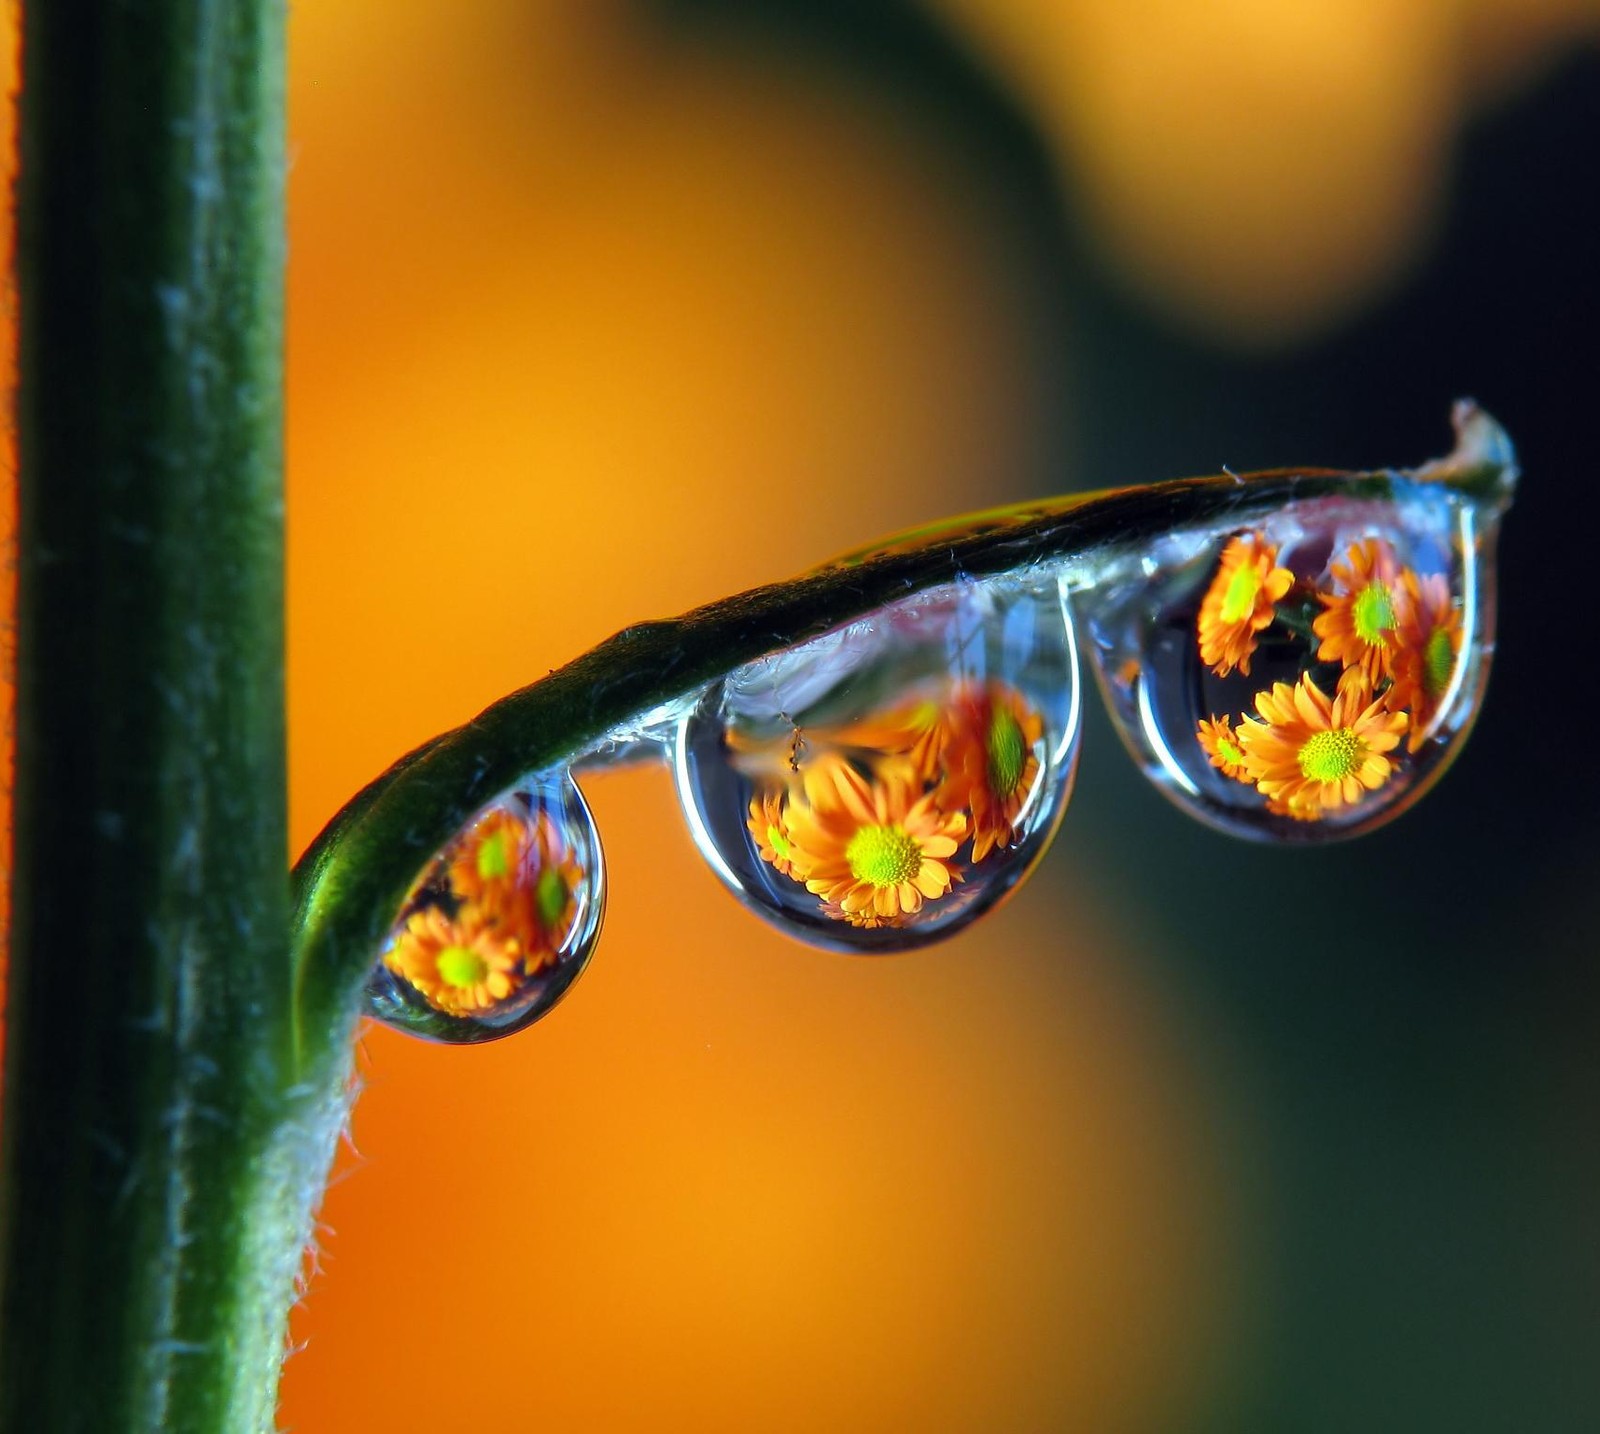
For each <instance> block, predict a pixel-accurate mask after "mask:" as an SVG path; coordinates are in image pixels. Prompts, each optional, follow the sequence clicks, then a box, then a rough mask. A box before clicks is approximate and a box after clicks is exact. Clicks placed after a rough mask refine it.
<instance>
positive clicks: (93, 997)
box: [0, 0, 349, 1434]
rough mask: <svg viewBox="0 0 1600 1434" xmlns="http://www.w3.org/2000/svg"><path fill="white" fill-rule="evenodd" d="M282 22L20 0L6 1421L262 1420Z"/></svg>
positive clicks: (276, 1158) (299, 1065)
mask: <svg viewBox="0 0 1600 1434" xmlns="http://www.w3.org/2000/svg"><path fill="white" fill-rule="evenodd" d="M283 31H284V16H283V11H282V6H281V4H280V3H278V0H142V3H139V4H136V5H129V4H124V3H117V0H99V3H92V4H91V3H69V0H29V3H27V4H26V6H25V10H24V16H23V65H24V74H23V94H22V101H21V131H20V133H21V174H20V181H19V200H18V203H19V236H18V276H19V282H18V286H19V304H20V319H21V349H20V388H19V398H18V410H19V412H18V432H19V451H20V472H19V520H20V526H19V533H20V543H19V572H18V585H19V594H18V671H17V719H16V731H17V782H16V800H15V820H16V841H15V852H16V856H15V870H14V876H13V900H12V906H13V912H12V920H13V925H12V932H11V967H10V997H9V1011H8V1013H7V1022H8V1024H7V1042H6V1044H7V1049H6V1062H7V1063H6V1073H5V1101H6V1104H5V1111H4V1124H3V1137H4V1145H3V1150H0V1162H3V1163H0V1258H3V1272H0V1274H3V1284H0V1429H3V1430H5V1431H6V1434H51V1431H58V1430H59V1431H67V1430H72V1431H79V1430H90V1431H98V1430H118V1431H121V1430H152V1431H153V1430H168V1431H181V1432H182V1431H196V1434H211V1432H212V1431H224V1430H226V1431H243V1430H261V1429H268V1428H270V1427H271V1426H272V1423H273V1413H274V1408H275V1403H276V1385H277V1374H278V1369H279V1366H280V1363H281V1359H282V1355H283V1352H284V1347H285V1322H286V1318H287V1312H288V1308H289V1305H290V1303H291V1300H292V1297H293V1292H294V1286H295V1281H296V1277H297V1274H298V1271H299V1264H300V1260H301V1258H302V1254H303V1250H304V1246H305V1239H306V1235H307V1231H308V1225H309V1218H310V1210H311V1206H312V1203H313V1201H314V1200H315V1198H316V1196H317V1194H318V1192H319V1191H320V1189H321V1186H322V1182H323V1180H324V1178H325V1174H326V1170H327V1165H328V1159H329V1155H330V1152H331V1148H332V1142H333V1139H334V1137H335V1135H336V1133H337V1131H338V1129H339V1128H340V1123H341V1120H342V1117H343V1110H344V1091H345V1088H346V1084H347V1082H346V1072H347V1069H348V1059H349V1057H348V1048H349V1043H348V1036H349V1027H348V1025H347V1028H346V1030H345V1032H344V1036H343V1039H342V1040H341V1041H340V1042H338V1043H337V1044H333V1045H326V1044H325V1045H323V1046H322V1047H319V1048H318V1049H317V1050H316V1051H308V1050H305V1049H303V1048H301V1047H299V1046H297V1044H296V1041H295V1037H294V1021H293V1017H292V1012H291V998H292V990H291V971H290V964H289V959H288V944H287V929H288V923H287V913H288V899H287V896H288V893H287V882H286V879H285V872H284V865H285V849H286V836H285V816H284V813H285V792H284V736H283V688H282V684H283V666H282V664H283V614H282V566H283V565H282V531H281V530H282V484H281V453H282V440H281V429H282V412H281V408H282V397H281V395H282V372H281V352H282V268H283V247H284V246H283V192H282V191H283V177H284V176H283V52H284V35H283Z"/></svg>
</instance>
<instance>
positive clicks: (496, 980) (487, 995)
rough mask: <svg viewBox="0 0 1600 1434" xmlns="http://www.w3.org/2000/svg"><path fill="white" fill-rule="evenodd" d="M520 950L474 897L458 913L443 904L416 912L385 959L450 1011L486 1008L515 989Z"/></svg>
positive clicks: (465, 1012)
mask: <svg viewBox="0 0 1600 1434" xmlns="http://www.w3.org/2000/svg"><path fill="white" fill-rule="evenodd" d="M522 954H523V953H522V949H521V945H520V943H519V942H518V941H517V939H516V938H515V937H508V936H507V935H506V934H505V933H504V932H503V931H502V930H501V929H500V928H498V927H496V926H492V925H490V924H489V923H488V922H486V921H485V920H484V919H483V917H482V915H481V913H480V912H479V911H478V909H477V908H476V907H475V906H473V905H472V904H471V903H470V902H468V903H467V904H465V905H463V906H462V908H461V910H460V911H459V912H458V913H457V915H456V916H455V918H453V919H452V918H451V917H449V916H447V915H446V914H445V912H444V910H443V908H442V907H438V906H429V907H425V908H424V909H423V910H421V911H417V912H413V913H412V915H411V916H410V917H408V918H407V920H406V924H405V927H404V929H402V930H401V932H400V934H399V935H398V936H397V937H396V938H395V940H394V943H393V945H391V946H390V947H389V949H388V950H387V951H385V952H384V954H383V964H384V965H385V966H387V967H388V968H389V970H391V971H393V972H394V973H395V975H397V976H399V977H400V978H401V979H402V980H404V981H407V982H409V983H410V984H411V986H413V987H414V988H415V989H416V990H417V991H419V992H420V993H421V994H422V996H423V997H424V998H425V999H426V1000H427V1001H428V1003H429V1004H430V1005H432V1006H435V1007H437V1008H438V1009H439V1010H441V1011H443V1012H445V1013H446V1014H447V1015H452V1016H465V1015H470V1014H472V1013H474V1012H477V1011H486V1010H488V1009H489V1008H490V1007H492V1006H495V1005H497V1004H499V1003H500V1002H501V1001H504V1000H505V999H506V997H508V996H509V995H510V994H511V993H512V991H513V990H514V989H515V988H516V984H517V978H518V976H519V974H520V971H519V968H520V967H521V965H522Z"/></svg>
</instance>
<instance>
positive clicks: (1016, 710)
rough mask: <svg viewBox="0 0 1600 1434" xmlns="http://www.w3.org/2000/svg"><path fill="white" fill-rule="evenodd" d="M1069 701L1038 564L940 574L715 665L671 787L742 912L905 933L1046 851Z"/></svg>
mask: <svg viewBox="0 0 1600 1434" xmlns="http://www.w3.org/2000/svg"><path fill="white" fill-rule="evenodd" d="M1078 703H1079V693H1078V673H1077V661H1076V650H1075V643H1074V637H1073V632H1072V625H1071V618H1070V615H1069V613H1068V611H1067V608H1066V606H1065V601H1064V598H1063V596H1062V593H1061V590H1060V586H1059V584H1058V582H1057V580H1056V579H1055V578H1054V577H1053V576H1050V575H1047V574H1044V573H1029V574H1024V575H1007V576H1005V577H1001V578H992V579H986V580H984V581H982V582H961V583H955V584H950V585H946V586H943V587H939V588H935V589H931V590H929V591H928V592H925V593H920V594H917V595H916V596H914V597H911V598H907V599H905V600H903V601H901V602H898V603H894V604H892V605H890V606H888V607H885V608H883V609H881V610H880V611H878V612H876V613H874V614H872V615H871V616H869V617H867V618H864V619H862V620H860V621H858V622H854V623H851V624H849V625H847V626H845V627H842V628H838V629H836V630H835V631H833V632H830V633H826V634H824V635H823V636H821V637H819V638H816V639H814V640H812V641H810V642H807V643H804V644H802V645H800V646H798V647H793V648H787V649H785V650H783V651H782V652H778V653H773V654H771V655H769V656H767V657H764V658H761V659H760V660H759V661H756V662H753V663H749V664H747V665H746V666H744V667H741V668H739V669H737V670H736V671H734V672H732V673H730V674H729V675H728V677H727V678H725V679H724V680H723V681H722V682H720V683H718V684H717V685H716V686H714V687H713V688H711V689H710V690H709V691H708V692H707V693H706V695H705V696H704V698H703V699H702V700H701V701H700V702H699V704H698V705H697V706H696V707H695V708H694V709H693V710H692V711H690V712H689V713H688V715H687V716H686V717H685V718H684V721H683V724H682V727H681V728H680V733H679V743H678V761H677V776H678V786H679V794H680V796H681V798H682V800H683V804H684V808H685V811H686V813H687V815H688V818H689V824H690V827H691V829H692V831H693V832H694V835H695V839H696V842H697V843H698V844H699V846H700V848H701V850H702V851H703V852H704V853H705V855H706V857H707V859H708V860H709V861H710V862H711V864H712V866H713V868H714V869H715V870H716V872H717V874H718V875H719V876H720V877H721V878H722V880H723V881H724V882H725V883H726V884H727V885H728V886H729V887H730V888H731V889H732V890H733V891H734V892H735V894H736V895H738V896H739V897H740V899H741V900H743V901H744V902H745V903H746V904H747V905H748V906H750V907H751V908H752V909H753V910H754V911H756V912H757V913H758V914H759V915H761V916H764V917H765V918H766V919H767V920H769V921H771V922H772V923H773V924H774V925H776V926H778V927H779V928H780V929H782V930H784V931H786V932H788V933H789V934H790V935H793V936H797V937H800V938H801V939H803V940H806V941H809V942H812V943H813V944H817V945H822V946H829V947H833V948H835V949H838V950H846V951H866V952H874V951H877V952H881V951H895V950H903V949H906V948H909V947H912V946H916V945H922V944H925V943H926V942H928V941H931V940H935V939H938V938H940V937H944V936H948V935H950V934H951V933H953V932H954V931H956V930H958V929H960V928H961V927H962V926H964V925H966V924H967V923H968V922H969V921H971V920H973V919H974V918H975V917H977V916H978V915H980V914H981V913H982V912H984V911H987V910H989V909H990V908H991V907H993V906H994V905H995V904H996V903H997V902H999V901H1000V900H1001V899H1002V898H1003V897H1004V896H1005V895H1006V894H1007V893H1008V892H1009V891H1011V890H1012V889H1014V888H1015V887H1016V885H1017V884H1018V883H1019V882H1020V881H1021V880H1022V879H1023V877H1024V876H1026V875H1027V873H1028V871H1029V870H1030V869H1031V868H1032V867H1033V865H1034V863H1035V862H1036V861H1037V860H1038V859H1039V857H1040V856H1041V855H1042V854H1043V852H1044V849H1045V847H1046V846H1047V845H1048V843H1049V840H1050V837H1051V835H1052V834H1053V832H1054V831H1055V828H1056V826H1057V824H1058V823H1059V821H1060V818H1061V814H1062V812H1063V811H1064V810H1065V807H1066V802H1067V796H1068V793H1069V790H1070V786H1071V781H1072V776H1073V771H1074V766H1075V763H1076V760H1077V754H1078V735H1079V724H1078V712H1079V708H1078Z"/></svg>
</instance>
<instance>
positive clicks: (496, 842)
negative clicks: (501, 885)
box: [478, 832, 511, 881]
mask: <svg viewBox="0 0 1600 1434" xmlns="http://www.w3.org/2000/svg"><path fill="white" fill-rule="evenodd" d="M507 846H508V843H507V841H506V834H505V833H504V832H496V833H495V834H494V835H493V836H489V837H485V838H484V839H483V841H481V842H480V843H479V844H478V875H479V876H480V877H482V878H483V880H484V881H498V880H499V879H500V878H502V877H504V876H508V875H510V872H511V853H510V852H509V851H507V849H506V848H507Z"/></svg>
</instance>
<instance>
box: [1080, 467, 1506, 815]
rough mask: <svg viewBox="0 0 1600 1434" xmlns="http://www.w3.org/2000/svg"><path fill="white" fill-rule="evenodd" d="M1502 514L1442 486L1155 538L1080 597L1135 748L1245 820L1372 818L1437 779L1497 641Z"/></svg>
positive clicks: (1165, 774) (1154, 773) (1171, 788)
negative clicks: (1148, 559)
mask: <svg viewBox="0 0 1600 1434" xmlns="http://www.w3.org/2000/svg"><path fill="white" fill-rule="evenodd" d="M1494 537H1495V518H1494V517H1493V516H1492V515H1491V516H1488V517H1485V516H1481V515H1480V514H1479V513H1478V511H1477V510H1475V508H1474V507H1473V505H1472V503H1471V502H1470V501H1469V500H1467V499H1464V498H1462V497H1461V496H1460V495H1459V494H1456V493H1452V492H1450V491H1449V490H1447V489H1444V488H1442V487H1440V486H1438V485H1430V484H1426V483H1413V482H1408V481H1405V480H1396V481H1395V483H1394V496H1393V497H1392V498H1391V499H1388V500H1377V499H1362V500H1356V499H1350V498H1317V499H1307V500H1302V501H1298V502H1294V503H1291V504H1289V505H1287V506H1286V507H1284V508H1283V509H1282V510H1281V511H1278V512H1274V513H1271V514H1268V515H1266V516H1263V517H1260V518H1259V519H1256V520H1254V521H1252V522H1249V523H1245V524H1241V525H1239V526H1236V527H1233V528H1231V529H1227V530H1220V531H1217V530H1214V531H1210V532H1204V533H1192V532H1191V533H1180V534H1174V535H1173V536H1171V537H1169V538H1167V539H1165V540H1163V541H1162V542H1160V543H1158V544H1157V545H1156V546H1155V548H1154V550H1153V556H1154V557H1155V558H1156V572H1155V575H1154V576H1153V577H1152V576H1147V575H1145V574H1142V573H1140V574H1134V575H1131V576H1123V577H1120V578H1119V577H1118V576H1117V575H1115V574H1113V575H1111V576H1110V578H1109V580H1108V581H1106V582H1104V583H1102V584H1100V585H1099V586H1098V587H1097V588H1096V590H1095V591H1094V592H1093V594H1092V596H1090V597H1089V598H1087V599H1086V600H1085V603H1084V606H1085V610H1086V616H1087V619H1088V623H1089V630H1090V633H1091V635H1092V638H1093V647H1094V654H1095V660H1096V666H1097V670H1098V672H1099V675H1100V680H1101V683H1102V685H1103V687H1104V688H1105V691H1106V695H1107V699H1108V701H1109V703H1110V706H1111V709H1112V713H1113V715H1114V716H1115V717H1116V719H1117V722H1118V726H1119V727H1120V728H1121V730H1122V735H1123V738H1124V739H1125V740H1126V742H1127V743H1128V745H1129V747H1130V748H1131V749H1132V751H1133V754H1134V756H1135V757H1136V758H1137V760H1138V761H1139V762H1140V764H1141V765H1142V766H1143V768H1144V770H1145V771H1146V772H1147V773H1148V774H1149V775H1150V777H1151V778H1152V779H1153V780H1154V781H1155V783H1156V785H1157V786H1158V787H1160V789H1161V790H1162V791H1163V792H1165V793H1166V794H1167V796H1169V797H1170V798H1171V799H1172V800H1173V801H1175V802H1176V803H1177V804H1178V805H1179V806H1180V807H1183V808H1184V809H1185V810H1186V811H1189V812H1191V813H1193V814H1194V815H1195V816H1198V817H1199V818H1201V819H1202V820H1203V821H1206V822H1209V823H1211V824H1212V825H1214V826H1217V827H1220V828H1222V829H1223V830H1225V831H1230V832H1233V833H1236V834H1238V835H1241V836H1248V837H1260V838H1267V839H1274V840H1282V841H1316V840H1321V839H1326V838H1328V837H1336V836H1350V835H1353V834H1355V833H1357V832H1362V831H1367V830H1370V829H1371V828H1372V827H1374V826H1377V825H1379V824H1381V823H1382V822H1385V821H1387V820H1388V819H1389V818H1391V817H1393V816H1395V815H1396V814H1398V813H1399V812H1400V811H1402V810H1403V809H1404V808H1405V807H1407V806H1409V805H1410V804H1411V803H1412V802H1413V801H1415V800H1416V799H1417V798H1418V797H1419V796H1421V795H1422V793H1423V792H1424V791H1425V790H1426V789H1427V788H1428V787H1429V786H1431V785H1432V784H1433V782H1434V781H1435V780H1437V778H1438V777H1439V775H1440V774H1441V773H1442V772H1443V770H1444V768H1445V767H1446V765H1448V763H1449V761H1450V760H1451V758H1452V757H1453V756H1454V755H1455V752H1456V751H1457V750H1458V748H1459V746H1460V743H1461V739H1462V738H1463V737H1464V736H1465V734H1466V732H1467V729H1468V728H1469V727H1470V726H1471V724H1472V720H1473V717H1474V716H1475V715H1476V712H1477V708H1478V704H1479V701H1480V700H1481V697H1482V692H1483V686H1484V682H1485V680H1486V678H1487V676H1488V668H1489V655H1490V652H1491V650H1492V647H1493V607H1494V603H1493V545H1494Z"/></svg>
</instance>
